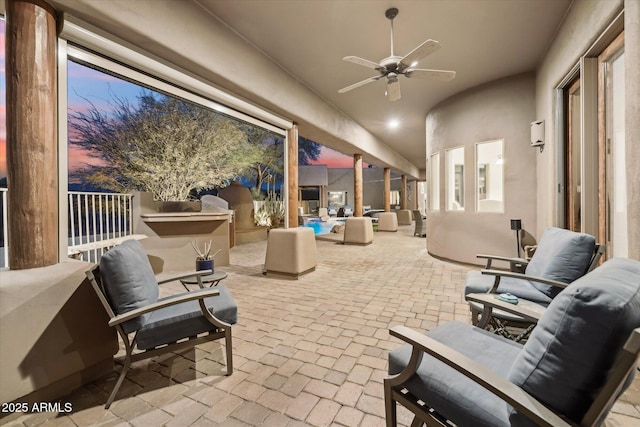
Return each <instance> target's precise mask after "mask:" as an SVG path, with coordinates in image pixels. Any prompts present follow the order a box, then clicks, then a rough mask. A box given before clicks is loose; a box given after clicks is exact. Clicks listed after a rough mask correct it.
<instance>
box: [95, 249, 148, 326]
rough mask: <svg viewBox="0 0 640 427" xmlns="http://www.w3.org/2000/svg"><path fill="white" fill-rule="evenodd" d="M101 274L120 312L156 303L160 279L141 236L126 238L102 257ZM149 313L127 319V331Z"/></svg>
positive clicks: (113, 304) (111, 299)
mask: <svg viewBox="0 0 640 427" xmlns="http://www.w3.org/2000/svg"><path fill="white" fill-rule="evenodd" d="M100 275H101V277H102V283H103V285H104V287H105V291H106V293H107V296H108V298H109V302H110V304H111V307H112V308H113V310H114V312H115V313H116V314H123V313H126V312H128V311H131V310H135V309H136V308H140V307H144V306H146V305H149V304H153V303H154V302H156V301H157V300H158V292H159V290H158V282H157V281H156V278H155V276H154V274H153V270H152V269H151V264H150V263H149V259H148V258H147V253H146V252H145V250H144V248H143V247H142V245H141V244H140V242H138V241H137V240H126V241H124V242H123V243H122V244H120V245H118V246H115V247H114V248H112V249H110V250H109V251H107V252H106V253H105V254H104V255H102V258H101V259H100ZM148 317H149V315H148V314H143V315H142V316H140V317H138V318H135V319H132V320H129V321H127V322H124V323H123V324H122V328H123V329H124V331H125V332H126V333H130V332H133V331H135V330H138V329H139V328H140V327H141V326H142V325H144V324H145V323H146V321H147V319H148Z"/></svg>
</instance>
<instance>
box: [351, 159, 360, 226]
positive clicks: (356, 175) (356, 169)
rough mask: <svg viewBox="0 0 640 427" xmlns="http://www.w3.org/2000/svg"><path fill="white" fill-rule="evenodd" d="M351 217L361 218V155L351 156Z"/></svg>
mask: <svg viewBox="0 0 640 427" xmlns="http://www.w3.org/2000/svg"><path fill="white" fill-rule="evenodd" d="M353 191H354V192H355V193H356V194H354V196H353V216H362V154H354V155H353Z"/></svg>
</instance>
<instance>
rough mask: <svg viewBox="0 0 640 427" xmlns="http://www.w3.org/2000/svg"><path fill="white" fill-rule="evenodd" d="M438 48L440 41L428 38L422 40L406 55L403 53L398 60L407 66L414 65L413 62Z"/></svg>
mask: <svg viewBox="0 0 640 427" xmlns="http://www.w3.org/2000/svg"><path fill="white" fill-rule="evenodd" d="M438 49H440V43H439V42H437V41H435V40H431V39H429V40H427V41H425V42H423V43H422V44H421V45H420V46H418V47H417V48H415V49H413V50H412V51H411V52H409V53H408V54H407V55H405V57H404V58H402V59H401V60H400V62H402V63H403V64H404V65H406V66H407V67H411V66H413V65H415V64H414V63H417V62H418V61H420V60H421V59H422V58H424V57H425V56H427V55H431V54H432V53H433V52H435V51H436V50H438Z"/></svg>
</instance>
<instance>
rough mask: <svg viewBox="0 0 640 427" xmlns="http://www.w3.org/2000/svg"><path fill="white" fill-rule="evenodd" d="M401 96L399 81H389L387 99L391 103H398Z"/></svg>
mask: <svg viewBox="0 0 640 427" xmlns="http://www.w3.org/2000/svg"><path fill="white" fill-rule="evenodd" d="M400 96H401V94H400V82H399V81H398V79H395V80H393V79H389V80H387V98H389V101H397V100H398V99H400Z"/></svg>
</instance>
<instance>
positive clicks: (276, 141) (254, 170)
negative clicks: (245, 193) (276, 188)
mask: <svg viewBox="0 0 640 427" xmlns="http://www.w3.org/2000/svg"><path fill="white" fill-rule="evenodd" d="M244 130H245V134H246V135H247V139H248V142H249V144H250V145H251V146H252V147H254V148H253V149H254V153H253V158H255V159H257V160H256V161H255V162H254V163H252V164H251V165H249V167H248V168H247V169H246V171H245V176H247V177H248V178H251V179H252V180H253V181H254V182H255V186H254V188H253V190H252V191H253V192H254V197H255V198H259V193H260V189H261V188H262V185H263V184H264V183H265V181H267V180H274V179H282V177H283V176H284V140H283V139H282V138H281V137H280V136H278V135H275V134H273V133H271V132H269V131H268V130H266V129H264V128H259V127H256V126H251V125H245V126H244Z"/></svg>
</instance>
